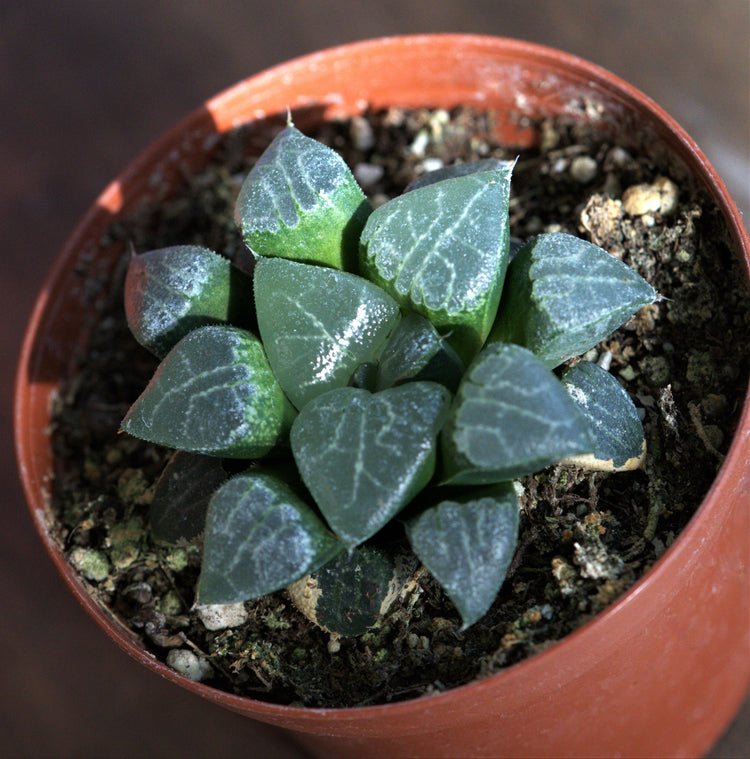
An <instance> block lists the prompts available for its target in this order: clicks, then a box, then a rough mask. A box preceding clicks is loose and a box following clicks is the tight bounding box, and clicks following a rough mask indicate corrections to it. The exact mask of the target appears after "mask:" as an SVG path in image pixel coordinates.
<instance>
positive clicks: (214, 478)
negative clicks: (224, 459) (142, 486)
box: [149, 451, 227, 543]
mask: <svg viewBox="0 0 750 759" xmlns="http://www.w3.org/2000/svg"><path fill="white" fill-rule="evenodd" d="M226 479H227V473H226V472H225V471H224V467H223V466H222V465H221V460H220V459H218V458H215V457H213V456H201V455H200V454H197V453H185V452H184V451H177V452H176V453H175V454H173V456H172V458H171V459H170V460H169V463H168V464H167V466H166V467H165V468H164V471H163V472H162V473H161V476H160V477H159V479H158V481H157V483H156V486H155V487H154V498H153V500H152V501H151V508H150V510H149V517H150V521H151V532H152V533H153V534H154V536H155V537H156V538H157V539H158V540H164V541H166V542H168V543H176V542H178V541H180V540H193V539H194V538H197V537H198V536H199V535H201V534H202V532H203V528H204V527H205V524H206V511H207V510H208V502H209V501H210V500H211V496H212V495H213V494H214V491H215V490H217V488H218V487H219V486H220V485H221V484H222V483H224V481H225V480H226Z"/></svg>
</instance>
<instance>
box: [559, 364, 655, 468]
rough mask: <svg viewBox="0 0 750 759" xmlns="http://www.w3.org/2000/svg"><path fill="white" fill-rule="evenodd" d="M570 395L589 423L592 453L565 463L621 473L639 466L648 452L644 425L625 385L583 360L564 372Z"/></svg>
mask: <svg viewBox="0 0 750 759" xmlns="http://www.w3.org/2000/svg"><path fill="white" fill-rule="evenodd" d="M562 381H563V384H564V385H565V389H566V390H567V391H568V393H569V394H570V397H571V398H572V399H573V400H574V401H575V402H576V403H577V404H578V407H579V409H580V410H581V412H582V413H583V415H584V416H585V417H586V420H587V421H588V423H589V427H590V428H591V432H592V435H593V440H594V450H593V454H592V455H590V456H578V457H575V458H573V459H570V460H569V461H566V462H563V463H572V464H578V465H579V466H585V467H588V468H589V469H601V470H604V471H608V472H620V471H626V470H629V469H637V468H638V467H639V466H641V464H643V459H644V457H645V455H646V440H645V438H644V435H643V425H642V424H641V420H640V419H639V418H638V412H637V411H636V408H635V406H634V405H633V401H632V400H631V399H630V396H629V395H628V394H627V392H626V391H625V388H623V386H622V385H621V384H620V383H619V382H618V381H617V380H616V379H615V378H614V377H613V376H612V375H611V374H610V373H609V372H607V371H605V370H604V369H602V368H601V367H600V366H597V365H596V364H594V363H591V362H590V361H580V362H579V363H578V364H576V365H575V366H574V367H573V368H571V369H568V370H567V371H565V372H564V373H563V375H562Z"/></svg>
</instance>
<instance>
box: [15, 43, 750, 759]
mask: <svg viewBox="0 0 750 759" xmlns="http://www.w3.org/2000/svg"><path fill="white" fill-rule="evenodd" d="M457 105H468V106H474V107H477V108H479V109H486V110H490V111H492V112H494V113H495V114H496V116H497V122H498V127H497V130H498V136H499V137H500V138H501V139H503V140H506V141H509V142H513V143H517V144H529V143H531V142H532V141H534V140H535V139H536V138H537V135H536V133H535V131H534V130H533V128H532V127H531V126H529V124H530V123H531V121H533V120H535V119H538V118H540V117H544V116H554V115H560V114H566V115H568V116H571V117H576V118H580V119H585V120H587V121H590V122H592V123H594V124H595V125H596V126H598V127H599V128H601V129H603V130H607V132H608V133H610V134H611V135H612V136H614V137H618V136H619V137H621V138H622V139H624V140H625V141H626V142H628V138H630V137H632V136H633V135H638V136H639V144H641V145H644V146H647V147H648V148H649V149H652V150H654V151H658V152H659V153H660V155H663V154H667V155H668V156H669V160H670V162H671V164H672V165H674V166H676V167H681V170H682V171H683V172H685V173H686V174H689V175H691V176H692V177H693V178H694V179H696V180H697V181H698V182H699V183H701V184H702V185H703V186H704V188H705V189H706V191H707V192H708V193H709V195H710V196H711V197H712V199H713V200H714V201H715V203H716V204H717V206H718V207H719V209H720V211H721V212H722V213H723V217H724V221H725V223H726V230H727V236H728V239H729V240H730V241H731V244H732V245H733V246H734V247H735V249H736V250H737V251H739V253H740V255H741V256H742V257H743V259H744V268H745V273H746V274H747V273H748V272H749V271H750V241H748V235H747V232H746V230H745V229H744V227H743V225H742V221H741V218H740V215H739V212H738V211H737V208H736V207H735V205H734V204H733V202H732V200H731V199H730V197H729V196H728V194H727V191H726V188H725V187H724V184H723V183H722V181H721V179H720V178H719V177H718V176H717V174H716V172H715V170H714V169H713V168H712V167H711V165H710V164H709V162H708V161H707V160H706V158H705V156H704V155H703V154H702V153H701V152H700V150H699V149H698V148H697V146H696V145H695V144H694V142H693V141H692V140H691V139H690V138H689V137H688V136H687V135H686V134H685V132H684V131H683V130H682V129H681V128H680V127H679V126H678V125H677V124H676V123H675V122H674V120H673V119H671V118H670V117H669V116H668V115H667V114H666V113H664V111H662V110H661V109H660V108H659V107H658V106H656V105H655V104H654V103H653V102H652V101H651V100H649V99H648V98H647V97H646V96H644V95H643V94H642V93H640V92H638V91H637V90H635V89H634V88H633V87H631V86H629V85H628V84H626V83H625V82H623V81H621V80H619V79H618V78H616V77H615V76H613V75H611V74H610V73H608V72H606V71H604V70H602V69H600V68H597V67H596V66H593V65H591V64H589V63H587V62H585V61H582V60H580V59H578V58H575V57H573V56H570V55H567V54H563V53H560V52H557V51H554V50H551V49H547V48H543V47H539V46H536V45H532V44H527V43H523V42H518V41H512V40H505V39H498V38H490V37H482V36H468V35H429V36H414V37H396V38H386V39H380V40H372V41H367V42H362V43H356V44H352V45H347V46H343V47H339V48H334V49H331V50H327V51H324V52H321V53H318V54H315V55H310V56H306V57H304V58H300V59H297V60H294V61H291V62H289V63H286V64H284V65H281V66H278V67H276V68H273V69H270V70H269V71H266V72H264V73H261V74H258V75H257V76H253V77H251V78H250V79H248V80H246V81H244V82H241V83H239V84H238V85H236V86H234V87H232V88H230V89H229V90H227V91H226V92H224V93H222V94H220V95H218V96H217V97H215V98H213V99H212V100H210V101H208V102H207V103H206V104H205V105H204V107H203V108H201V109H200V110H198V111H196V112H195V113H193V114H191V115H190V116H188V117H187V118H186V119H185V120H184V121H182V122H181V123H180V124H179V125H178V126H176V127H175V128H174V129H172V130H171V131H170V132H168V133H167V134H166V135H165V136H163V137H162V138H161V139H160V140H158V141H157V142H156V143H155V144H154V145H153V146H151V148H150V149H148V150H147V151H146V152H145V153H144V154H143V155H141V156H140V157H139V158H138V159H137V160H136V161H134V162H133V163H132V164H131V165H130V166H129V167H128V168H127V169H126V170H125V171H124V172H123V173H122V174H121V175H120V177H119V178H118V179H116V180H115V181H114V182H113V183H112V184H110V185H109V187H108V188H107V189H106V190H105V191H104V192H103V194H102V195H101V196H100V197H99V199H98V200H97V202H96V203H95V205H94V206H93V207H92V208H91V209H90V210H89V211H88V213H87V214H86V215H85V216H84V218H83V220H82V221H81V222H80V224H79V225H78V227H77V228H76V229H75V231H74V232H73V234H72V236H71V237H70V239H69V241H68V243H67V244H66V245H65V247H64V249H63V251H62V253H61V254H60V256H59V257H58V259H57V261H56V263H55V265H54V267H53V269H52V271H51V272H50V274H49V276H48V277H47V280H46V282H45V284H44V287H43V289H42V291H41V293H40V296H39V299H38V302H37V304H36V308H35V310H34V312H33V316H32V319H31V322H30V324H29V327H28V330H27V333H26V338H25V342H24V346H23V352H22V355H21V359H20V365H19V369H18V376H17V386H16V397H15V422H16V447H17V455H18V461H19V466H20V472H21V478H22V481H23V485H24V488H25V493H26V497H27V499H28V502H29V506H30V509H31V513H32V515H33V517H34V520H35V523H36V526H37V529H38V531H39V534H40V536H41V538H42V540H43V541H44V543H45V545H46V547H47V550H48V552H49V554H50V556H51V558H52V560H53V562H54V563H55V564H56V566H57V568H58V570H59V571H60V573H61V574H62V576H63V578H64V579H65V581H66V582H67V584H68V585H69V587H70V588H71V590H72V591H73V593H74V594H75V595H76V597H77V598H78V600H79V601H80V602H81V604H82V605H83V606H84V607H85V609H86V610H87V611H88V613H89V614H90V615H91V616H92V617H93V618H94V620H95V621H96V622H97V623H98V624H99V625H100V626H101V627H102V628H103V629H104V630H105V631H106V632H107V634H108V635H110V637H112V639H113V640H114V641H115V642H116V643H117V644H118V645H119V646H121V647H122V648H123V649H124V650H125V651H127V652H128V653H129V654H131V655H132V656H133V657H134V658H135V659H137V660H138V661H140V662H141V663H143V664H145V665H146V666H147V667H149V668H150V669H152V670H153V671H154V672H156V673H158V674H160V675H162V676H163V677H166V678H168V679H169V680H171V681H173V682H175V683H177V684H178V685H180V686H182V687H184V688H187V689H188V690H190V691H193V692H194V693H197V694H199V695H201V696H203V697H205V698H207V699H209V700H210V701H213V702H216V703H218V704H221V705H222V706H225V707H227V708H229V709H232V710H234V711H236V712H239V713H241V714H244V715H247V716H248V717H252V718H254V719H257V720H261V721H264V722H269V723H273V724H275V725H281V726H284V727H286V728H288V729H290V730H293V731H297V732H299V733H300V734H304V736H300V738H301V739H302V740H303V741H304V742H305V744H306V745H307V746H308V747H309V748H310V750H312V751H313V752H315V753H317V754H319V755H320V756H324V757H339V756H340V757H351V756H357V757H361V758H362V759H365V758H366V757H384V756H387V757H407V756H408V757H431V758H434V757H457V756H471V757H485V756H486V757H490V756H491V757H505V756H508V757H524V756H533V757H546V756H549V757H565V756H570V757H603V756H627V757H655V756H687V755H690V756H695V755H699V754H701V753H703V752H704V751H706V750H707V749H708V748H709V747H710V746H711V745H712V744H713V742H714V741H715V740H716V739H717V738H718V737H719V735H720V734H721V732H722V730H723V729H724V728H725V726H726V725H727V724H728V722H729V721H730V719H731V717H732V715H733V714H734V713H735V711H736V709H737V708H738V706H739V704H740V703H741V701H742V698H743V696H744V695H745V693H746V691H747V688H748V685H749V684H750V624H749V620H750V592H749V590H748V565H749V564H750V556H749V553H750V517H749V516H748V515H749V514H750V403H749V402H748V401H749V398H748V397H746V398H745V401H744V408H743V411H742V418H741V423H740V426H739V428H738V430H737V432H736V434H735V437H734V440H733V441H732V444H731V448H730V450H729V453H728V455H727V457H726V460H725V462H724V464H723V466H722V468H721V470H720V472H719V474H718V476H717V477H716V479H715V481H714V483H713V485H712V487H711V489H710V491H709V492H708V494H707V495H706V497H705V499H704V501H703V503H702V505H701V506H700V508H699V509H698V511H697V512H696V514H695V515H694V517H693V518H692V520H691V521H690V523H689V524H688V526H687V527H686V528H685V530H684V531H683V532H682V533H681V534H680V535H679V537H678V538H677V540H676V541H675V542H674V543H673V545H672V546H671V547H670V548H669V550H668V551H667V552H666V553H665V554H664V555H663V556H662V558H661V559H660V560H659V561H658V562H657V564H656V565H655V566H654V567H653V568H652V569H651V570H650V571H649V572H648V573H647V574H646V575H645V576H644V577H643V578H642V579H641V580H640V581H639V582H638V583H637V584H636V585H635V586H634V587H633V588H632V589H631V590H630V591H629V592H628V593H626V594H625V595H624V596H622V597H621V598H620V599H619V600H618V601H617V602H616V603H614V604H613V605H612V606H610V607H609V608H608V609H607V610H606V611H605V612H603V613H602V614H600V615H599V616H597V617H596V618H595V619H593V620H592V621H591V622H589V623H588V624H586V625H585V626H584V627H582V628H580V629H579V630H577V631H576V632H575V633H573V634H571V635H569V636H568V637H566V638H565V639H563V640H562V641H560V642H558V643H557V644H556V645H554V646H552V647H551V648H549V649H547V650H546V651H544V652H543V653H540V654H538V655H536V656H534V657H532V658H530V659H527V660H526V661H524V662H522V663H520V664H517V665H515V666H512V667H509V668H508V669H506V670H505V671H503V672H501V673H499V674H496V675H494V676H491V677H488V678H486V679H483V680H480V681H477V682H474V683H472V684H469V685H466V686H463V687H460V688H455V689H453V690H450V691H447V692H444V693H441V694H437V695H431V696H425V697H423V698H418V699H414V700H411V701H406V702H402V703H396V704H389V705H383V706H371V707H360V708H352V709H306V708H301V707H293V706H281V705H277V704H269V703H264V702H262V701H257V700H253V699H250V698H243V697H238V696H234V695H231V694H228V693H225V692H222V691H218V690H216V689H213V688H211V687H208V686H206V685H202V684H199V683H195V682H192V681H190V680H187V679H186V678H184V677H182V676H181V675H179V674H177V673H176V672H174V671H173V670H171V669H170V668H168V667H167V666H165V665H164V664H162V663H160V662H159V661H157V660H155V659H154V658H153V656H152V655H151V654H149V653H148V652H147V651H146V650H145V649H144V648H143V647H142V646H141V644H140V643H139V641H138V640H137V639H136V638H135V636H134V635H132V634H131V633H130V632H129V631H128V630H127V629H125V628H124V627H122V626H120V625H119V624H118V623H117V622H116V621H115V620H114V619H113V618H112V617H111V616H110V615H109V614H107V613H105V611H103V610H102V609H101V608H100V607H99V606H98V605H97V604H96V603H95V602H94V601H93V600H92V598H91V597H90V596H89V594H88V593H87V592H86V590H85V589H84V587H83V585H82V583H81V582H80V580H79V579H78V576H77V575H76V573H75V572H74V570H73V569H72V568H71V567H70V566H69V564H68V563H67V562H66V560H65V558H64V556H63V555H62V553H61V552H60V550H59V548H58V547H57V545H56V544H55V542H54V541H53V540H52V538H51V537H50V533H49V530H48V524H49V523H50V520H52V519H53V518H54V517H53V516H52V514H51V513H50V512H49V507H48V500H47V499H46V497H45V493H46V492H47V490H48V484H49V479H50V477H51V472H52V452H51V446H50V440H49V438H48V436H47V435H46V433H45V430H46V429H47V427H48V424H49V421H50V418H49V399H50V394H51V393H52V392H53V391H54V390H55V388H56V387H57V385H58V384H59V382H60V380H61V378H64V377H65V376H66V375H67V374H68V373H69V372H70V364H71V356H72V355H73V354H74V352H75V348H76V347H77V346H79V345H80V344H81V343H82V342H83V341H84V340H85V337H86V334H87V332H88V331H89V330H90V329H91V323H90V322H91V316H90V315H87V309H86V301H85V297H84V295H83V294H82V293H80V291H79V290H77V289H76V288H77V282H78V280H76V279H75V278H74V276H73V274H72V271H73V269H74V267H75V266H76V264H77V263H78V262H80V261H82V260H84V258H85V259H86V261H87V264H86V265H87V266H89V267H95V268H96V269H97V270H99V271H105V272H106V271H109V270H110V269H111V268H112V267H113V265H114V258H115V257H114V255H111V256H109V257H107V256H106V255H102V254H101V253H99V254H98V257H96V258H94V259H93V260H89V258H88V257H89V256H90V255H91V254H92V252H94V251H96V250H97V241H98V240H99V238H100V236H101V234H102V233H103V232H104V231H105V230H106V228H107V227H108V225H109V224H110V223H111V222H112V220H113V219H114V218H116V217H119V216H122V215H125V214H127V213H129V212H132V211H133V209H134V208H136V207H138V206H139V204H140V203H142V202H143V199H144V197H145V198H148V199H149V200H153V199H158V198H159V197H161V196H163V195H165V194H168V193H169V190H170V187H172V186H174V184H175V183H176V182H177V180H178V176H179V172H178V165H179V164H180V163H181V162H183V163H184V162H185V161H188V162H190V163H191V164H192V165H194V166H196V167H197V166H200V165H201V162H202V161H203V156H204V154H205V149H206V147H207V146H210V144H211V143H212V141H213V139H214V138H215V136H216V134H217V133H219V132H223V131H226V130H228V129H230V128H232V127H235V126H237V125H239V124H245V123H254V124H256V125H257V127H258V129H259V130H262V129H264V128H265V127H264V125H265V126H268V123H269V120H272V121H273V123H278V117H279V115H283V114H285V113H286V111H287V109H291V112H292V114H293V116H294V119H295V123H296V124H297V126H299V127H300V128H303V129H304V128H305V127H309V126H312V125H314V124H315V123H319V122H320V121H322V120H325V119H330V118H333V117H337V116H348V115H353V114H356V113H360V112H362V111H363V110H364V109H365V108H367V107H372V108H381V107H388V106H404V107H422V106H427V107H442V108H451V107H454V106H457ZM678 170H679V169H678ZM155 177H158V178H159V180H160V181H159V182H155V181H154V178H155Z"/></svg>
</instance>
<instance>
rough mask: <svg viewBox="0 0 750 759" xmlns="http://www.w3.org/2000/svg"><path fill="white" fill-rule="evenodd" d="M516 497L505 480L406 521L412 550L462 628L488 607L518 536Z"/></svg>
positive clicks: (506, 569)
mask: <svg viewBox="0 0 750 759" xmlns="http://www.w3.org/2000/svg"><path fill="white" fill-rule="evenodd" d="M518 509H519V507H518V497H517V496H516V493H515V490H514V489H513V486H512V485H511V484H509V483H505V484H500V485H494V486H492V487H491V488H484V489H479V490H478V491H477V492H472V491H469V492H467V493H466V494H465V495H461V496H460V497H458V498H456V499H445V500H443V501H441V502H440V503H438V504H437V505H436V506H433V507H432V508H429V509H427V510H426V511H424V512H423V513H422V514H420V515H419V516H418V517H415V518H414V519H412V520H410V521H409V522H407V525H406V532H407V534H408V536H409V542H410V543H411V546H412V548H413V549H414V553H416V555H417V556H418V557H419V559H420V560H421V561H422V563H423V564H424V565H425V566H426V567H427V569H428V570H429V571H430V572H431V573H432V575H433V576H434V577H435V579H436V580H437V581H438V582H439V583H440V585H441V586H442V587H443V589H444V590H445V592H446V593H447V594H448V597H449V598H450V599H451V601H453V603H454V605H455V606H456V608H457V609H458V611H459V613H460V614H461V619H462V620H463V629H466V628H467V627H469V626H470V625H473V624H474V622H476V621H477V620H478V619H480V618H481V617H483V616H484V615H485V614H486V613H487V610H488V609H489V608H490V606H492V602H493V601H494V600H495V596H496V595H497V592H498V590H500V586H501V585H502V584H503V580H504V579H505V574H506V572H507V571H508V567H509V566H510V562H511V559H512V558H513V552H514V551H515V548H516V540H517V537H518Z"/></svg>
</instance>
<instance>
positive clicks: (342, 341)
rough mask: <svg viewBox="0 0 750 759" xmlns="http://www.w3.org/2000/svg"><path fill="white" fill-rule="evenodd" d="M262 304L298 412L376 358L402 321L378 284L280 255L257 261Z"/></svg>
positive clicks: (261, 315)
mask: <svg viewBox="0 0 750 759" xmlns="http://www.w3.org/2000/svg"><path fill="white" fill-rule="evenodd" d="M255 301H256V307H257V312H258V328H259V330H260V334H261V337H262V339H263V344H264V345H265V347H266V352H267V353H268V360H269V362H270V364H271V367H272V368H273V371H274V374H275V375H276V378H277V380H278V381H279V384H280V385H281V387H283V388H284V392H286V394H287V395H288V396H289V399H290V400H291V401H292V403H293V404H294V405H295V406H296V407H297V408H302V407H303V406H304V405H305V404H306V403H308V402H309V401H310V400H311V399H312V398H315V397H316V396H318V395H320V394H321V393H323V392H325V391H327V390H330V389H332V388H335V387H344V386H345V385H346V384H347V383H348V382H349V379H350V377H351V376H352V374H353V373H354V371H355V370H356V369H357V367H358V366H360V364H363V363H368V362H374V361H377V359H378V357H379V355H380V353H381V351H382V349H383V346H384V345H385V343H386V340H387V339H388V336H389V335H390V333H391V331H392V330H393V328H394V326H395V325H396V324H397V323H398V320H399V318H400V311H399V308H398V305H397V304H396V302H395V301H394V300H393V298H391V297H390V296H389V295H388V294H387V293H385V292H383V291H382V290H381V289H380V288H379V287H377V286H376V285H374V284H373V283H372V282H369V281H368V280H366V279H363V278H362V277H357V276H355V275H354V274H349V273H347V272H342V271H337V270H335V269H329V268H327V267H323V266H313V265H311V264H302V263H298V262H296V261H285V260H283V259H280V258H269V259H263V260H261V261H259V262H258V265H257V266H256V269H255Z"/></svg>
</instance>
